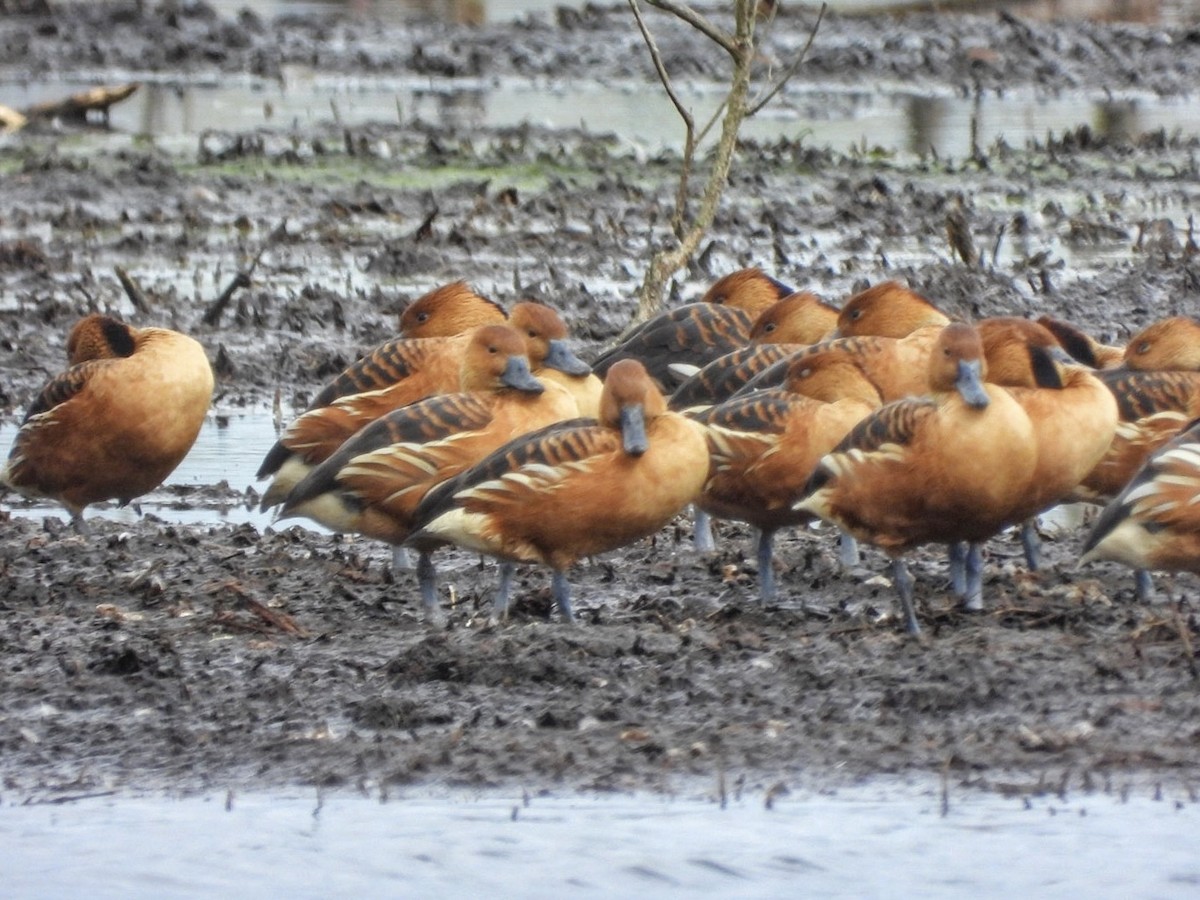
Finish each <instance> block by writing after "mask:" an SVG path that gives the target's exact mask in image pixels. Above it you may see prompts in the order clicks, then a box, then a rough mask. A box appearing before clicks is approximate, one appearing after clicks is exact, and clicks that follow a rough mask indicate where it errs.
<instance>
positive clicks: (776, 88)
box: [746, 3, 829, 119]
mask: <svg viewBox="0 0 1200 900" xmlns="http://www.w3.org/2000/svg"><path fill="white" fill-rule="evenodd" d="M828 6H829V4H827V3H822V4H821V9H820V11H819V12H818V13H817V21H816V22H815V23H814V24H813V27H812V31H810V32H809V33H808V41H807V42H805V44H804V49H803V50H801V51H800V55H799V56H797V57H796V58H795V60H793V61H792V64H791V65H790V66H788V67H787V71H786V72H784V73H783V74H782V75H781V76H780V77H779V80H778V81H776V82H775V84H774V85H772V87H771V89H770V90H769V91H767V93H766V94H765V95H764V96H763V98H762V99H761V100H759V101H758V102H757V103H755V104H752V105H751V106H750V108H749V109H747V110H746V118H747V119H749V118H751V117H752V116H754V114H755V113H757V112H758V111H759V110H761V109H762V108H763V107H764V106H766V105H767V104H768V103H770V102H771V101H772V100H773V99H774V98H775V95H776V94H778V93H779V92H780V91H781V90H783V86H784V85H785V84H787V83H788V82H789V81H790V80H791V78H792V76H793V75H795V74H796V72H797V71H799V69H800V66H801V65H803V63H804V58H805V57H806V56H808V51H809V48H810V47H812V45H813V41H814V40H816V38H817V32H818V31H819V30H820V28H821V21H822V20H823V19H824V18H825V10H826V9H827V8H828Z"/></svg>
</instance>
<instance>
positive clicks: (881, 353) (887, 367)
mask: <svg viewBox="0 0 1200 900" xmlns="http://www.w3.org/2000/svg"><path fill="white" fill-rule="evenodd" d="M938 333H939V329H937V328H919V329H917V330H916V331H915V332H913V333H912V334H910V335H908V336H907V337H904V338H888V337H873V336H871V337H853V338H838V339H836V340H833V341H822V342H821V343H819V344H813V345H812V346H810V347H802V348H800V349H799V350H797V351H795V353H794V355H795V356H803V355H805V354H806V353H817V352H820V351H821V350H823V349H826V348H828V347H838V348H842V349H843V350H845V351H846V352H848V353H854V354H855V355H856V356H858V358H859V362H860V365H861V366H862V369H863V371H864V372H865V373H866V374H867V377H868V378H870V379H871V382H872V383H873V384H874V385H875V386H876V387H878V388H879V392H880V393H881V394H882V395H883V399H884V402H885V403H888V402H891V401H892V400H899V399H901V398H902V397H911V396H913V395H914V394H922V393H924V392H925V391H926V390H927V388H928V380H927V379H928V371H929V357H930V354H931V353H932V352H933V347H934V344H935V343H936V341H937V339H938ZM791 358H792V357H790V356H789V357H787V358H785V359H783V360H780V361H779V362H776V363H773V364H771V365H769V366H767V367H766V368H765V369H763V370H762V371H761V372H759V373H758V374H757V375H755V376H754V377H753V378H751V379H749V380H748V381H747V382H746V383H745V384H744V385H742V387H740V388H738V389H737V391H735V392H734V394H733V396H735V397H742V396H748V395H749V394H751V393H752V392H754V391H758V390H762V389H764V388H773V387H779V386H780V385H781V384H783V380H784V378H785V376H786V372H787V367H788V364H789V362H790V360H791Z"/></svg>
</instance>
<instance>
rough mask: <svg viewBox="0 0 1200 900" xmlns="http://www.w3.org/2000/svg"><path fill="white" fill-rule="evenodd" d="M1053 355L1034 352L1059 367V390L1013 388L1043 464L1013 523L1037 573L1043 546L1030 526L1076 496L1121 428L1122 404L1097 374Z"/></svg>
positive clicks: (1045, 351)
mask: <svg viewBox="0 0 1200 900" xmlns="http://www.w3.org/2000/svg"><path fill="white" fill-rule="evenodd" d="M1050 352H1051V351H1050V350H1049V349H1048V348H1046V347H1037V346H1033V347H1031V348H1030V353H1031V354H1032V355H1034V356H1035V357H1036V356H1042V357H1043V358H1044V359H1045V362H1044V363H1042V364H1041V367H1042V368H1045V367H1049V366H1057V368H1058V372H1059V381H1060V383H1059V385H1057V386H1054V387H1013V388H1010V393H1011V394H1012V395H1013V397H1014V399H1016V401H1017V402H1018V403H1019V404H1020V405H1021V408H1022V409H1023V410H1025V413H1026V415H1028V416H1029V421H1030V423H1031V424H1032V425H1033V433H1034V439H1035V440H1036V442H1037V451H1038V452H1037V464H1036V466H1035V467H1034V469H1033V474H1032V477H1031V478H1030V482H1029V488H1028V490H1027V492H1026V493H1025V495H1024V496H1023V498H1022V499H1021V502H1019V503H1018V504H1017V506H1016V509H1014V511H1013V519H1012V521H1013V522H1014V523H1018V522H1019V523H1024V524H1023V526H1022V532H1021V537H1022V542H1023V544H1024V547H1025V558H1026V562H1027V563H1028V565H1029V567H1030V568H1031V569H1036V568H1037V545H1036V540H1035V535H1036V531H1035V529H1034V528H1033V525H1032V524H1031V522H1030V520H1031V519H1032V518H1033V517H1034V516H1036V515H1037V514H1038V513H1040V512H1044V511H1045V510H1047V509H1050V508H1051V507H1052V506H1057V505H1058V504H1059V503H1061V502H1063V501H1064V500H1067V499H1069V498H1070V497H1071V496H1072V495H1073V493H1074V491H1075V490H1076V489H1077V488H1078V487H1079V485H1080V483H1082V482H1083V480H1084V479H1085V478H1086V477H1087V476H1088V473H1090V472H1091V471H1092V470H1093V468H1094V467H1095V466H1096V464H1097V463H1098V462H1099V461H1100V460H1101V459H1102V458H1103V457H1104V455H1105V453H1107V452H1108V449H1109V447H1110V446H1111V444H1112V441H1113V437H1114V435H1115V433H1116V428H1117V401H1116V399H1115V398H1114V397H1113V394H1112V392H1111V391H1110V390H1109V389H1108V387H1107V386H1106V385H1105V384H1104V382H1102V381H1101V380H1100V379H1099V378H1097V377H1096V375H1095V374H1094V370H1093V369H1090V368H1088V367H1086V366H1083V365H1080V364H1078V363H1075V362H1074V360H1072V362H1071V364H1070V365H1063V364H1062V363H1061V362H1060V361H1059V360H1057V359H1056V358H1053V357H1051V356H1050ZM1059 352H1060V353H1061V349H1060V350H1059ZM1063 355H1064V356H1065V354H1063Z"/></svg>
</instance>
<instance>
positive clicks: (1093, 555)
mask: <svg viewBox="0 0 1200 900" xmlns="http://www.w3.org/2000/svg"><path fill="white" fill-rule="evenodd" d="M1096 560H1113V561H1114V562H1119V563H1122V564H1123V565H1126V566H1129V567H1131V568H1133V569H1135V570H1138V571H1145V570H1149V569H1161V570H1164V571H1175V572H1178V571H1182V572H1196V573H1200V421H1195V422H1192V423H1191V425H1190V426H1188V428H1187V429H1186V430H1185V431H1183V432H1182V433H1181V434H1179V435H1177V436H1176V437H1175V438H1174V439H1173V440H1171V441H1170V442H1169V443H1167V444H1166V445H1165V446H1163V447H1161V448H1159V449H1158V450H1157V451H1156V452H1155V453H1154V454H1153V455H1152V456H1151V457H1150V458H1149V459H1148V460H1147V461H1146V464H1145V465H1144V466H1143V467H1142V469H1141V470H1140V471H1139V472H1138V474H1137V475H1136V477H1134V479H1133V480H1132V481H1130V482H1129V484H1128V485H1127V486H1126V487H1125V489H1124V490H1123V491H1121V493H1120V494H1119V495H1118V496H1117V498H1116V499H1115V500H1113V501H1112V502H1111V503H1110V504H1108V506H1106V507H1105V509H1104V512H1102V513H1101V514H1100V518H1099V519H1097V520H1096V524H1095V525H1094V526H1093V527H1092V531H1091V533H1090V534H1089V535H1088V537H1087V540H1086V541H1085V542H1084V545H1083V556H1082V558H1081V559H1080V561H1079V562H1080V565H1082V564H1083V563H1088V562H1093V561H1096Z"/></svg>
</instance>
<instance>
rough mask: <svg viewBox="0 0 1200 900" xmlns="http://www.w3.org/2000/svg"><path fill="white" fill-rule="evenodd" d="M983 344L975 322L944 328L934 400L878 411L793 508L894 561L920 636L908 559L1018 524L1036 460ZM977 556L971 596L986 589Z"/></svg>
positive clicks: (932, 367)
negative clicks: (992, 379) (924, 548)
mask: <svg viewBox="0 0 1200 900" xmlns="http://www.w3.org/2000/svg"><path fill="white" fill-rule="evenodd" d="M985 376H986V370H985V362H984V354H983V346H982V342H981V341H980V338H979V334H978V332H977V331H976V330H975V329H974V328H972V327H971V326H970V325H966V324H962V323H955V324H952V325H948V326H946V327H945V328H944V329H943V330H942V332H941V334H940V335H939V337H938V340H937V343H936V345H935V347H934V351H933V353H932V355H931V357H930V361H929V388H930V392H931V393H930V394H929V395H927V396H921V397H911V398H908V399H904V400H898V401H896V402H894V403H889V404H888V405H887V406H884V407H882V408H881V409H879V410H878V411H877V412H875V413H873V414H871V415H870V416H868V417H867V418H866V419H864V420H863V421H862V422H860V423H859V424H858V425H857V426H855V428H854V429H853V430H852V431H851V432H850V433H849V434H848V435H847V436H846V438H845V439H844V440H843V441H842V442H841V443H840V444H838V446H837V447H835V448H834V450H833V451H832V452H830V453H829V454H827V455H826V456H825V457H824V458H823V459H822V460H821V462H820V463H819V464H818V466H817V468H816V471H815V472H814V473H813V476H812V478H810V479H809V482H808V484H807V486H806V487H805V496H804V497H803V499H801V500H800V501H799V502H798V503H796V504H795V506H794V507H793V508H794V509H795V510H797V511H801V512H809V513H812V514H814V515H817V516H819V517H820V518H822V519H824V520H825V521H827V522H830V523H832V524H834V525H837V526H838V527H839V528H841V529H842V530H843V531H846V532H849V533H850V534H851V535H853V536H854V537H855V538H857V539H859V540H862V541H867V542H868V543H872V544H874V545H876V546H877V547H879V548H880V549H882V550H883V551H884V552H886V553H887V554H888V555H889V556H891V557H892V574H893V580H894V583H895V587H896V591H897V593H898V594H899V597H900V601H901V604H902V606H903V610H904V616H905V622H906V626H907V628H908V631H909V632H910V633H912V634H918V633H919V632H920V625H919V624H918V622H917V617H916V613H915V612H914V610H913V602H912V590H913V582H912V576H911V575H910V574H909V572H908V569H907V567H906V566H905V564H904V560H903V555H904V554H905V553H907V552H908V551H910V550H912V549H914V548H916V547H918V546H920V545H921V544H925V543H935V542H936V543H945V544H955V543H957V542H960V541H965V542H967V543H969V544H971V545H978V544H979V543H980V542H982V541H985V540H987V539H988V538H990V537H991V536H992V535H994V534H996V533H997V532H998V531H1000V530H1001V529H1002V528H1003V527H1004V526H1005V525H1006V524H1008V522H1009V521H1010V520H1011V516H1012V511H1013V510H1015V509H1016V508H1017V507H1018V505H1019V503H1020V501H1021V498H1022V497H1023V496H1024V495H1025V494H1026V492H1027V491H1028V489H1029V481H1030V478H1031V476H1032V473H1033V471H1034V468H1035V466H1036V464H1037V443H1036V437H1035V434H1034V430H1033V426H1032V424H1031V422H1030V420H1029V416H1028V415H1027V414H1026V413H1025V411H1024V410H1023V409H1022V408H1021V406H1020V405H1019V404H1018V403H1017V401H1016V400H1014V399H1013V397H1012V396H1011V395H1010V394H1009V393H1008V391H1007V390H1005V389H1004V388H1001V387H997V386H994V385H988V384H984V378H985ZM979 565H980V560H979V556H978V553H974V554H972V556H971V557H970V558H969V559H968V572H967V575H968V587H967V596H968V599H970V598H971V596H972V595H973V594H975V593H976V592H977V591H978V590H980V575H981V573H980V572H979V569H978V567H979Z"/></svg>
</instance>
